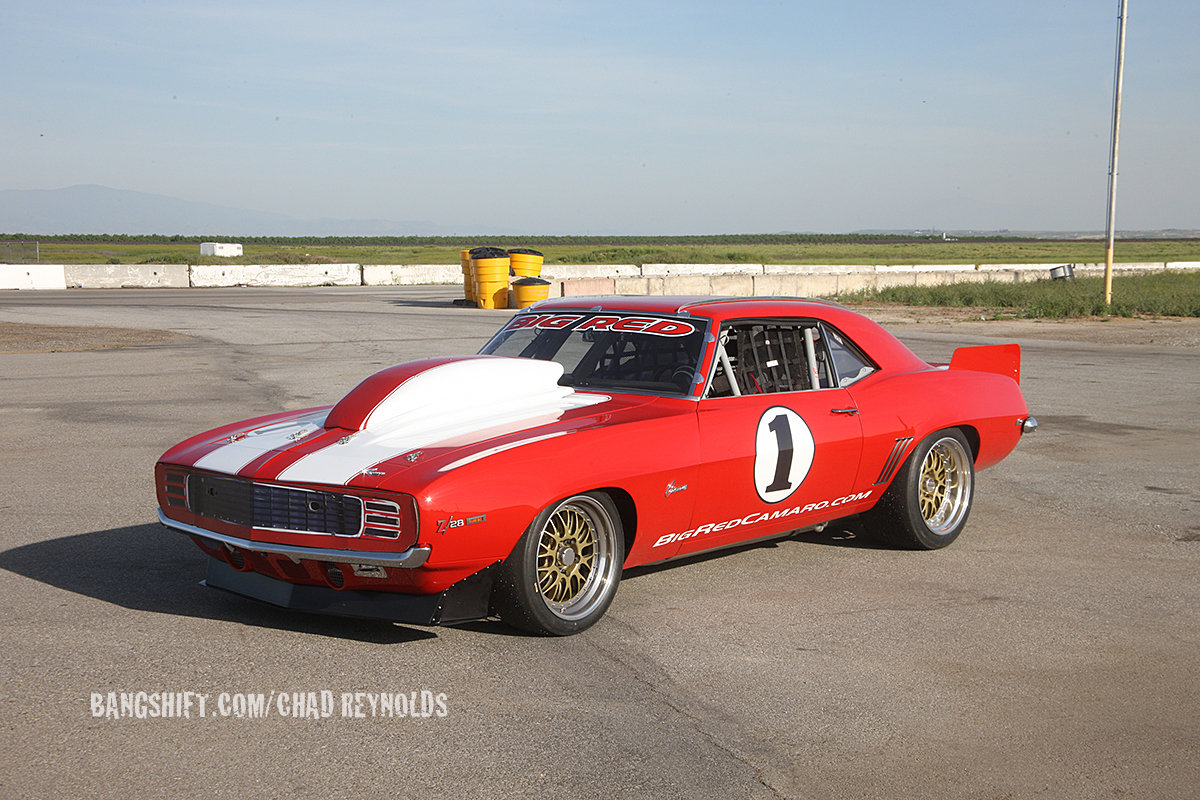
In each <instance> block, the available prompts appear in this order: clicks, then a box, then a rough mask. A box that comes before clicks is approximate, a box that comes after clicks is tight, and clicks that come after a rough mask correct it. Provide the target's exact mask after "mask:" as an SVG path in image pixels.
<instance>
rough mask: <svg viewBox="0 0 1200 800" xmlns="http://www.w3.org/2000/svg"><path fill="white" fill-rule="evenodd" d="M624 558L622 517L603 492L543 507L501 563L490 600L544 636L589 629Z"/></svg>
mask: <svg viewBox="0 0 1200 800" xmlns="http://www.w3.org/2000/svg"><path fill="white" fill-rule="evenodd" d="M624 561H625V537H624V533H623V531H622V528H621V516H620V514H618V513H617V508H616V506H615V505H614V504H613V502H612V500H611V499H610V498H609V497H608V495H606V494H604V493H602V492H594V493H589V494H579V495H575V496H574V497H569V498H567V499H566V500H563V501H562V502H560V503H556V504H554V505H552V506H550V507H549V508H547V509H545V510H544V511H542V513H541V514H539V515H538V516H537V518H536V519H534V521H533V524H531V525H530V526H529V528H528V529H527V530H526V531H525V533H524V534H523V535H522V536H521V539H520V541H518V542H517V546H516V547H515V548H513V551H512V554H511V555H509V557H508V558H507V559H506V560H505V562H504V563H503V564H502V565H501V567H500V574H499V575H498V576H497V581H496V589H495V592H494V593H493V596H492V605H493V607H494V608H495V610H496V611H497V612H498V613H499V614H500V618H501V619H503V620H504V621H505V622H506V623H508V624H509V625H512V626H513V627H516V628H520V629H522V630H525V631H530V632H531V633H539V634H543V635H547V636H569V635H571V634H573V633H579V632H580V631H582V630H585V629H587V628H589V627H591V626H592V625H593V624H595V623H596V621H597V620H599V619H600V617H602V616H604V612H605V611H607V610H608V606H609V605H610V604H611V603H612V599H613V596H614V595H615V594H616V592H617V584H618V583H619V582H620V580H621V568H622V564H623V563H624Z"/></svg>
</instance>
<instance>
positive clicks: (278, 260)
mask: <svg viewBox="0 0 1200 800" xmlns="http://www.w3.org/2000/svg"><path fill="white" fill-rule="evenodd" d="M179 239H180V237H168V238H166V239H161V240H156V239H154V237H107V238H100V237H97V238H95V239H90V238H87V237H67V236H63V237H52V238H48V239H43V240H42V241H41V244H40V251H41V261H42V263H45V264H104V263H111V262H112V260H113V259H117V260H118V261H119V263H123V264H230V263H232V264H303V263H314V264H329V263H352V264H457V263H459V258H460V256H459V251H460V250H461V249H464V248H471V247H475V246H478V245H481V244H496V245H498V246H501V247H506V248H511V247H532V248H534V249H536V250H539V251H541V252H543V253H545V255H546V261H547V262H548V263H551V264H639V265H640V264H745V263H751V264H1087V263H1102V262H1103V261H1104V242H1103V241H1099V240H1058V239H1010V238H985V239H973V240H962V241H942V240H941V239H931V238H925V237H908V236H862V237H851V236H832V235H831V236H815V235H812V236H810V235H780V236H721V237H700V236H683V237H613V238H601V237H594V238H586V237H565V236H564V237H540V236H535V237H526V238H522V237H514V236H506V237H493V238H491V239H479V238H470V239H449V238H425V239H418V238H415V237H414V238H412V239H403V240H401V239H399V238H397V239H395V240H387V241H378V240H374V239H337V240H329V239H316V240H312V241H305V240H300V239H270V240H262V241H260V240H253V239H239V238H237V237H233V238H229V237H226V238H224V239H221V238H215V239H210V241H213V240H215V241H233V242H237V241H241V242H242V244H243V248H244V252H245V255H243V256H242V257H241V258H236V259H225V258H213V257H204V258H202V257H201V256H200V244H199V239H195V240H191V239H189V240H187V241H180V240H179ZM1114 252H1115V258H1116V260H1117V261H1119V262H1121V261H1124V262H1138V261H1200V240H1194V239H1129V240H1120V241H1118V242H1117V244H1116V247H1115V249H1114Z"/></svg>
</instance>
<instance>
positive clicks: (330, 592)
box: [158, 509, 499, 625]
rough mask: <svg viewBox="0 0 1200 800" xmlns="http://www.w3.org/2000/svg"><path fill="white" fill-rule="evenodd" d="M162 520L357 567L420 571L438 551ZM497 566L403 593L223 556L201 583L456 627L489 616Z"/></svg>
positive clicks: (328, 609)
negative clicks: (303, 543) (239, 564)
mask: <svg viewBox="0 0 1200 800" xmlns="http://www.w3.org/2000/svg"><path fill="white" fill-rule="evenodd" d="M158 519H159V521H160V522H162V524H163V525H165V526H166V527H168V528H170V529H171V530H174V531H177V532H179V533H182V534H184V535H185V536H191V537H194V538H198V539H202V540H205V541H207V542H208V543H209V544H211V545H213V546H215V547H216V548H218V549H220V548H222V547H224V546H229V547H235V548H240V549H243V550H250V551H254V552H258V553H266V554H275V555H283V556H286V557H288V558H291V559H293V560H296V561H299V560H300V559H305V560H313V561H326V562H332V563H336V564H350V565H354V566H360V565H361V566H377V567H393V568H398V569H415V568H417V567H420V566H422V565H424V564H425V562H426V561H427V560H428V558H429V554H430V552H431V549H432V548H430V547H429V546H428V545H425V546H414V547H410V548H409V549H408V550H405V551H404V552H403V553H382V552H375V551H365V550H330V549H327V548H318V547H297V546H293V545H285V544H273V543H270V542H255V541H251V540H249V539H240V538H238V537H236V536H228V535H226V534H222V533H214V532H213V531H210V530H205V529H204V528H198V527H196V526H195V525H188V524H187V523H184V522H178V521H176V520H173V519H169V518H168V517H167V516H166V515H164V514H163V512H162V510H161V509H159V512H158ZM497 563H499V562H497ZM496 566H497V565H496V564H493V565H492V566H490V567H487V568H485V569H483V570H480V571H479V572H476V573H475V574H474V575H471V576H470V577H467V578H465V579H463V580H460V581H459V582H458V583H455V584H454V585H453V586H451V587H450V588H448V589H446V590H445V591H442V592H437V593H435V594H402V593H400V592H384V591H370V590H362V589H334V588H332V587H330V586H318V585H311V584H299V583H289V582H287V581H282V580H279V579H278V578H273V577H270V576H269V575H262V574H260V573H257V572H249V571H247V572H242V571H240V570H237V569H234V568H233V567H232V566H230V565H229V564H227V563H226V562H224V561H221V560H219V559H218V558H209V559H208V572H207V575H206V576H205V579H204V581H202V582H201V583H202V585H204V586H209V587H211V588H213V589H222V590H224V591H227V592H232V593H233V594H237V595H241V596H242V597H248V598H250V599H251V600H259V601H261V602H264V603H269V604H271V605H274V606H279V607H281V608H290V609H295V610H297V611H311V612H315V613H318V614H336V615H339V616H345V617H365V618H369V619H385V620H389V621H392V622H400V623H404V624H409V625H452V624H455V623H459V622H470V621H473V620H479V619H484V618H486V617H487V616H488V614H489V604H490V600H491V594H492V585H493V583H494V581H495V575H494V573H495V567H496Z"/></svg>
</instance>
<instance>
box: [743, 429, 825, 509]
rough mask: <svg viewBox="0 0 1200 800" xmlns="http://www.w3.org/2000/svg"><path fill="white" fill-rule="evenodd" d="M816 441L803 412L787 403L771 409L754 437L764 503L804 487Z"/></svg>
mask: <svg viewBox="0 0 1200 800" xmlns="http://www.w3.org/2000/svg"><path fill="white" fill-rule="evenodd" d="M815 451H816V444H815V443H814V442H813V435H812V431H810V430H809V429H808V425H807V424H805V422H804V420H803V419H801V418H800V415H799V414H797V413H796V412H795V411H792V410H791V409H790V408H785V407H784V406H772V407H771V408H768V409H767V410H766V411H765V412H764V413H763V415H762V417H761V418H760V419H759V420H758V432H757V433H756V434H755V438H754V488H755V489H756V490H757V491H758V496H759V497H761V498H762V500H763V502H764V503H778V502H780V501H781V500H786V499H787V498H789V497H791V496H792V492H794V491H796V490H797V489H798V488H800V484H801V483H803V481H804V478H805V476H807V475H808V470H809V468H810V467H811V466H812V462H813V453H814V452H815Z"/></svg>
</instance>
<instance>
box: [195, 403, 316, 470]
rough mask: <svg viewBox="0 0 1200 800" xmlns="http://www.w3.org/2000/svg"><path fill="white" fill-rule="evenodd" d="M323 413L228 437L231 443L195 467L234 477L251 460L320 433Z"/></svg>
mask: <svg viewBox="0 0 1200 800" xmlns="http://www.w3.org/2000/svg"><path fill="white" fill-rule="evenodd" d="M327 414H328V410H327V409H323V410H321V411H319V412H317V413H314V414H307V415H305V416H303V417H298V418H296V419H292V420H287V421H286V422H276V423H273V424H271V425H267V426H265V427H262V428H255V429H253V430H249V431H246V432H245V435H244V436H242V437H240V438H239V437H236V436H235V437H230V438H231V440H232V441H230V442H229V443H228V444H226V445H224V446H223V447H218V448H217V449H216V450H213V451H212V452H211V453H208V454H207V455H205V456H203V457H202V458H200V459H199V460H197V461H196V463H195V466H196V467H198V468H200V469H208V470H212V471H213V472H224V473H226V474H228V475H236V474H237V473H238V472H239V471H240V470H241V469H242V467H244V466H246V465H247V464H249V463H250V462H251V461H253V460H254V459H256V458H258V457H260V456H262V455H265V454H266V453H269V452H270V451H272V450H275V449H277V448H285V447H289V446H290V445H293V444H295V443H296V442H298V441H300V440H301V439H303V438H304V437H306V436H308V435H310V434H312V433H314V432H316V431H319V430H321V427H322V425H323V424H324V423H325V416H326V415H327Z"/></svg>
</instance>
